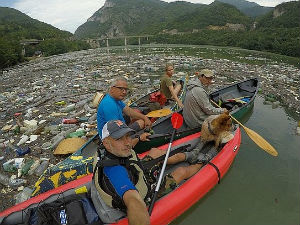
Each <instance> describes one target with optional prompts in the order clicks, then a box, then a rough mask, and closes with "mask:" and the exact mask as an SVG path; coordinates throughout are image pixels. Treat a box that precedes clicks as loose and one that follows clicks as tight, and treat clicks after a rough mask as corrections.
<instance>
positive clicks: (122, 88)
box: [113, 86, 128, 92]
mask: <svg viewBox="0 0 300 225" xmlns="http://www.w3.org/2000/svg"><path fill="white" fill-rule="evenodd" d="M113 87H115V88H118V89H119V90H121V91H123V92H127V91H128V88H126V87H118V86H113Z"/></svg>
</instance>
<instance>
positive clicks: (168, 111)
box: [146, 108, 172, 117]
mask: <svg viewBox="0 0 300 225" xmlns="http://www.w3.org/2000/svg"><path fill="white" fill-rule="evenodd" d="M171 113H172V111H171V109H169V108H164V109H159V110H155V111H152V112H149V113H148V114H147V115H146V116H147V117H163V116H167V115H170V114H171Z"/></svg>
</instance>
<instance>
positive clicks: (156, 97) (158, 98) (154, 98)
mask: <svg viewBox="0 0 300 225" xmlns="http://www.w3.org/2000/svg"><path fill="white" fill-rule="evenodd" d="M149 100H150V102H158V103H159V104H160V106H164V105H165V104H166V102H167V98H166V96H165V95H164V94H163V93H162V92H161V91H156V92H153V93H151V94H150V96H149Z"/></svg>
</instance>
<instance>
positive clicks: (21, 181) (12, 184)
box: [8, 179, 27, 188]
mask: <svg viewBox="0 0 300 225" xmlns="http://www.w3.org/2000/svg"><path fill="white" fill-rule="evenodd" d="M26 183H27V181H26V180H24V179H10V180H9V184H8V186H10V187H12V188H16V187H18V186H21V185H22V184H26Z"/></svg>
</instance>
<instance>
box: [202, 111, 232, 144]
mask: <svg viewBox="0 0 300 225" xmlns="http://www.w3.org/2000/svg"><path fill="white" fill-rule="evenodd" d="M233 136H234V135H233V134H232V120H231V118H230V115H229V112H228V111H227V112H225V113H222V114H219V115H211V116H209V117H207V118H206V119H205V120H204V122H203V124H202V128H201V137H200V138H201V142H203V143H207V142H210V141H214V142H215V147H216V148H218V147H219V146H220V145H221V144H223V143H227V142H228V141H230V140H231V139H232V138H233Z"/></svg>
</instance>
